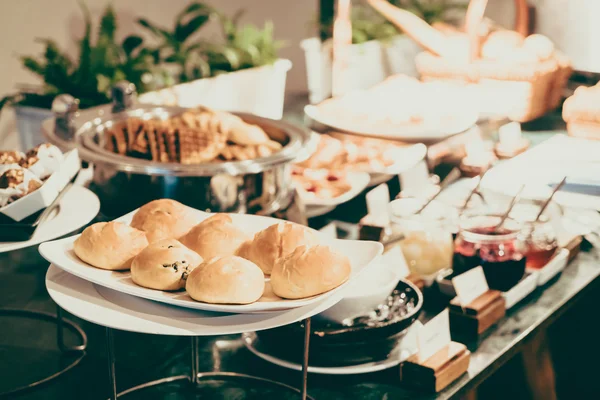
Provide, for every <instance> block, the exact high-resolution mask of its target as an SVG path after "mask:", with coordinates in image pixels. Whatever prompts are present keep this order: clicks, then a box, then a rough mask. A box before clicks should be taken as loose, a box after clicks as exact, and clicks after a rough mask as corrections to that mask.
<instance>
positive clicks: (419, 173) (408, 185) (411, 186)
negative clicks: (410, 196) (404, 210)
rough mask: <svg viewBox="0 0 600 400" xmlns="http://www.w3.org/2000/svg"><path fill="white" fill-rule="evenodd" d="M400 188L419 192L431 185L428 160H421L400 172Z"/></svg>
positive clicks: (405, 190) (404, 190)
mask: <svg viewBox="0 0 600 400" xmlns="http://www.w3.org/2000/svg"><path fill="white" fill-rule="evenodd" d="M399 178H400V189H402V191H403V192H407V193H408V192H410V193H418V192H419V191H420V190H422V189H423V188H424V187H427V186H428V185H430V182H429V169H428V168H427V162H426V161H424V160H423V161H420V162H418V163H417V165H415V166H414V167H412V168H410V169H409V170H406V171H404V172H402V173H401V174H400V177H399Z"/></svg>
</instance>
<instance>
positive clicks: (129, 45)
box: [122, 35, 144, 56]
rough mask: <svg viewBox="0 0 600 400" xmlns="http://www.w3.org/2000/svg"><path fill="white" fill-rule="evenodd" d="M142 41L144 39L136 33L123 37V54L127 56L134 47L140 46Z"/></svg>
mask: <svg viewBox="0 0 600 400" xmlns="http://www.w3.org/2000/svg"><path fill="white" fill-rule="evenodd" d="M143 42H144V40H143V39H142V38H141V37H139V36H136V35H130V36H127V37H126V38H125V40H123V44H122V47H123V51H125V54H126V55H127V56H130V55H131V53H132V52H133V51H134V50H135V49H137V48H138V47H139V46H141V44H142V43H143Z"/></svg>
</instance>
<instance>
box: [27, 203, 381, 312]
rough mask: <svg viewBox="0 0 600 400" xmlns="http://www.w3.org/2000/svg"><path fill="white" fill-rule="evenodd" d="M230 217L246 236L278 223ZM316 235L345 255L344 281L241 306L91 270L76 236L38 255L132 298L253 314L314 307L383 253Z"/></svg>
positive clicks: (200, 215)
mask: <svg viewBox="0 0 600 400" xmlns="http://www.w3.org/2000/svg"><path fill="white" fill-rule="evenodd" d="M136 211H137V210H136ZM136 211H132V212H131V213H129V214H127V215H124V216H122V217H120V218H117V221H120V222H123V223H129V222H131V219H132V217H133V215H134V214H135V212H136ZM194 212H195V213H196V217H197V219H198V221H202V220H204V219H206V218H208V217H210V216H211V215H212V214H209V213H205V212H202V211H198V210H194ZM230 216H231V218H232V219H233V222H234V223H235V224H236V225H238V226H239V227H242V229H245V230H246V231H247V232H248V233H255V232H258V231H260V230H262V229H265V228H267V227H269V226H271V225H273V224H276V223H278V222H281V220H278V219H275V218H269V217H261V216H256V215H245V214H230ZM315 232H317V231H315ZM317 234H318V235H320V236H321V238H322V240H323V243H325V244H327V245H329V246H331V247H332V248H334V249H335V250H337V251H339V252H341V253H342V254H345V255H346V256H347V257H348V258H349V259H350V262H351V265H352V272H351V275H350V279H349V280H348V281H346V282H345V283H344V284H342V285H340V286H339V287H337V288H335V289H333V290H330V291H329V292H327V293H323V294H320V295H318V296H313V297H309V298H306V299H299V300H284V299H280V298H273V297H272V295H271V297H270V296H268V295H267V296H263V297H262V298H261V299H259V300H258V301H257V302H255V303H252V304H244V305H228V304H208V303H202V302H197V301H194V300H192V298H190V297H189V296H188V294H187V293H186V292H185V291H183V292H163V291H159V290H152V289H147V288H143V287H141V286H138V285H136V284H135V283H133V281H132V280H131V274H130V272H129V271H123V272H115V271H106V270H102V269H98V268H94V267H92V266H90V265H88V264H86V263H84V262H82V261H81V260H80V259H79V258H78V257H77V256H76V255H75V253H74V251H73V242H74V241H75V239H76V238H77V237H78V235H76V236H71V237H68V238H65V239H61V240H56V241H53V242H47V243H43V244H42V245H40V248H39V250H40V254H41V255H42V256H43V257H44V258H45V259H46V260H48V261H50V262H51V263H53V264H54V265H56V266H57V267H59V268H61V269H63V270H65V271H67V272H69V273H71V274H73V275H76V276H78V277H80V278H83V279H86V280H89V281H90V282H93V283H96V284H98V285H101V286H105V287H108V288H110V289H114V290H117V291H120V292H123V293H127V294H130V295H132V296H137V297H141V298H145V299H148V300H154V301H159V302H162V303H166V304H171V305H175V306H180V307H186V308H193V309H197V310H205V311H215V312H227V313H255V312H267V311H279V310H286V309H291V308H297V307H302V306H306V305H309V304H314V303H315V302H318V301H320V300H323V299H325V298H327V297H329V296H331V295H333V294H335V293H337V292H339V291H341V290H343V289H344V288H345V287H346V286H347V285H348V284H349V283H350V282H351V281H352V280H354V279H356V278H357V277H359V276H360V275H361V274H362V273H363V272H365V270H366V268H367V267H368V266H369V264H370V263H371V261H373V260H374V259H375V258H376V257H377V256H379V255H380V254H381V253H382V251H383V246H382V245H381V243H376V242H365V241H350V240H337V239H331V238H328V237H326V236H325V235H322V234H321V233H319V232H317ZM268 287H269V282H268V281H267V287H266V288H265V294H266V293H268V292H269V288H268Z"/></svg>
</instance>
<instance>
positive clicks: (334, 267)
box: [271, 246, 352, 299]
mask: <svg viewBox="0 0 600 400" xmlns="http://www.w3.org/2000/svg"><path fill="white" fill-rule="evenodd" d="M351 270H352V267H351V265H350V260H349V259H348V257H346V256H344V255H343V254H339V253H337V252H335V251H333V250H332V249H330V248H329V247H327V246H314V247H307V246H300V247H298V248H297V249H296V250H295V251H294V252H293V253H292V254H290V255H288V256H287V257H282V258H280V259H278V260H277V262H276V263H275V266H274V267H273V271H272V273H271V286H272V287H273V292H274V293H275V294H276V295H277V296H279V297H283V298H284V299H301V298H305V297H311V296H316V295H318V294H321V293H325V292H328V291H330V290H331V289H334V288H336V287H338V286H340V285H341V284H342V283H344V282H346V281H347V280H348V278H349V277H350V272H351Z"/></svg>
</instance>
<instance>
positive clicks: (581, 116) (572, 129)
mask: <svg viewBox="0 0 600 400" xmlns="http://www.w3.org/2000/svg"><path fill="white" fill-rule="evenodd" d="M599 100H600V83H599V84H597V85H596V86H592V87H584V86H580V87H578V88H577V89H576V90H575V93H573V95H572V96H571V97H569V98H568V99H567V100H565V103H564V105H563V119H564V120H565V122H566V123H567V131H568V132H569V135H571V136H575V137H581V138H585V139H600V107H599V106H598V101H599Z"/></svg>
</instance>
